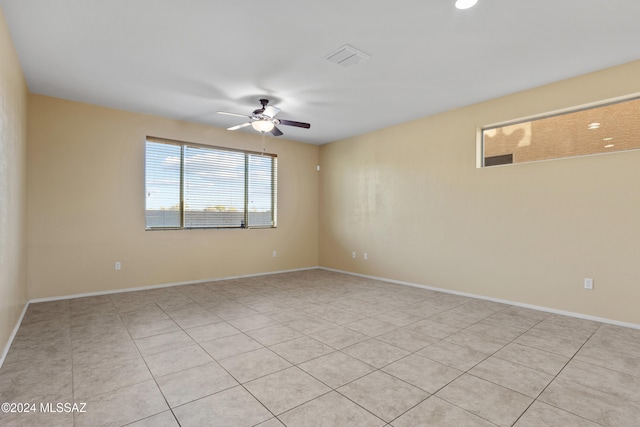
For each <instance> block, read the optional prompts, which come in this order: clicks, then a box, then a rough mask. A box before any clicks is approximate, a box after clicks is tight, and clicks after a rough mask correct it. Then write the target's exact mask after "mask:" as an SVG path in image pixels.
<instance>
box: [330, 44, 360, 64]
mask: <svg viewBox="0 0 640 427" xmlns="http://www.w3.org/2000/svg"><path fill="white" fill-rule="evenodd" d="M369 58H370V56H369V55H367V54H366V53H362V52H360V51H359V50H358V49H356V48H354V47H351V46H349V45H344V46H342V47H341V48H340V49H338V50H336V51H335V52H332V53H330V54H329V55H327V61H330V62H333V63H334V64H338V65H340V66H342V67H344V68H349V67H351V66H353V65H356V64H357V63H359V62H360V61H364V60H365V59H369Z"/></svg>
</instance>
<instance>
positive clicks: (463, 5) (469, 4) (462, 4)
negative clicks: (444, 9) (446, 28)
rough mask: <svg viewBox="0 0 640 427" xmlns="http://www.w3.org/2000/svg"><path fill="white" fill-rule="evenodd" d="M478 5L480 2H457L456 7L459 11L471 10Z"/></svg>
mask: <svg viewBox="0 0 640 427" xmlns="http://www.w3.org/2000/svg"><path fill="white" fill-rule="evenodd" d="M476 3H478V0H456V7H457V8H458V9H469V8H470V7H473V6H475V5H476Z"/></svg>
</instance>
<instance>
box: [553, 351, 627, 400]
mask: <svg viewBox="0 0 640 427" xmlns="http://www.w3.org/2000/svg"><path fill="white" fill-rule="evenodd" d="M558 378H562V379H565V380H569V381H573V382H575V383H578V384H582V385H585V386H587V387H590V388H595V389H597V390H600V391H603V392H605V393H607V394H611V395H613V396H617V397H620V398H623V399H627V400H632V401H634V402H636V403H640V377H635V376H633V375H629V374H625V373H622V372H617V371H613V370H611V369H607V368H603V367H602V366H597V365H592V364H590V363H585V362H581V361H579V360H572V361H570V362H569V363H568V364H567V366H565V368H564V369H563V370H562V372H560V374H559V375H558Z"/></svg>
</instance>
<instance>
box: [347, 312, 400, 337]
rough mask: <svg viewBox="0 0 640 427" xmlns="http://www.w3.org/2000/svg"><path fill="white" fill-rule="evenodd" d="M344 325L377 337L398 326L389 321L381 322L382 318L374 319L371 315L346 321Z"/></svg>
mask: <svg viewBox="0 0 640 427" xmlns="http://www.w3.org/2000/svg"><path fill="white" fill-rule="evenodd" d="M344 326H345V327H347V328H349V329H353V330H354V331H356V332H360V333H361V334H365V335H368V336H370V337H377V336H378V335H382V334H386V333H387V332H391V331H393V330H395V329H397V328H398V327H397V326H395V325H392V324H391V323H387V322H383V321H382V320H378V319H374V318H373V317H369V318H367V319H362V320H358V321H356V322H352V323H347V324H346V325H344Z"/></svg>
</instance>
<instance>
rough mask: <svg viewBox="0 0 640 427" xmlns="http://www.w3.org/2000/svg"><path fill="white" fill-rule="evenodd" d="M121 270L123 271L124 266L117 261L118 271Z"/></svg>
mask: <svg viewBox="0 0 640 427" xmlns="http://www.w3.org/2000/svg"><path fill="white" fill-rule="evenodd" d="M120 269H122V264H120V261H116V270H120Z"/></svg>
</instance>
